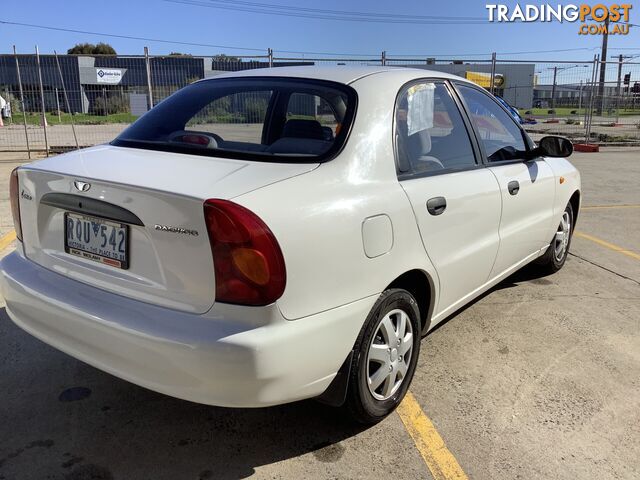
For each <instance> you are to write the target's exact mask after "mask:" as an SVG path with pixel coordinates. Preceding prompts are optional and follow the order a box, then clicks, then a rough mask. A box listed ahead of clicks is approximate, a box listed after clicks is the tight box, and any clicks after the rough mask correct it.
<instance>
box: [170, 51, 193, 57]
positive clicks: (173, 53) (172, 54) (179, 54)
mask: <svg viewBox="0 0 640 480" xmlns="http://www.w3.org/2000/svg"><path fill="white" fill-rule="evenodd" d="M169 56H170V57H192V56H193V55H191V54H190V53H180V52H171V53H170V54H169Z"/></svg>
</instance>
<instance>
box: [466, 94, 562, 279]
mask: <svg viewBox="0 0 640 480" xmlns="http://www.w3.org/2000/svg"><path fill="white" fill-rule="evenodd" d="M456 89H457V91H458V92H459V93H460V95H461V97H462V99H463V100H464V103H465V105H466V108H467V111H468V113H469V116H470V117H471V122H472V123H473V125H474V128H475V131H476V134H477V136H478V137H479V141H480V144H481V146H482V150H483V155H484V157H485V158H484V160H485V162H486V163H487V165H488V166H489V171H491V172H492V173H493V174H494V175H495V178H496V180H497V181H498V184H499V185H500V192H501V196H502V218H501V220H500V250H499V252H498V257H497V258H496V262H495V265H494V267H493V269H492V272H491V278H494V277H496V276H498V275H500V274H502V273H504V272H505V271H507V270H509V269H513V268H514V267H516V266H518V265H520V264H523V263H524V262H526V261H527V260H530V259H532V258H533V257H535V256H536V255H537V254H538V252H539V251H540V249H541V248H543V247H544V246H546V245H549V242H550V241H551V238H547V237H548V235H549V232H551V231H553V225H552V224H553V218H552V215H553V202H554V196H555V177H554V174H553V171H552V170H551V167H550V166H549V165H548V164H547V163H546V162H545V161H544V159H542V158H539V159H536V160H533V161H527V162H525V161H524V160H522V159H516V158H513V157H512V154H513V153H515V152H516V151H520V152H522V151H524V150H527V149H528V148H529V146H528V144H527V143H528V142H527V138H526V137H525V134H524V132H523V131H522V130H521V128H520V126H519V125H518V124H517V123H516V122H515V120H514V119H513V117H512V116H511V115H509V114H508V113H507V112H506V111H505V110H504V108H503V107H502V106H501V105H499V104H498V102H497V101H496V100H495V99H494V98H493V97H492V96H490V95H489V94H488V93H486V91H484V90H482V89H480V88H477V87H475V86H472V85H468V84H463V83H456ZM514 156H515V155H514Z"/></svg>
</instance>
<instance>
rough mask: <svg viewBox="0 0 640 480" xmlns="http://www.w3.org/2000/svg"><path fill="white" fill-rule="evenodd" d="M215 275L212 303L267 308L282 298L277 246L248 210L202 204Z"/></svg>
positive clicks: (221, 202)
mask: <svg viewBox="0 0 640 480" xmlns="http://www.w3.org/2000/svg"><path fill="white" fill-rule="evenodd" d="M204 216H205V221H206V224H207V231H208V233H209V241H210V243H211V253H212V254H213V266H214V271H215V275H216V301H217V302H224V303H235V304H239V305H255V306H257V305H268V304H270V303H273V302H275V301H276V300H277V299H278V298H280V297H281V296H282V293H283V292H284V287H285V285H286V281H287V275H286V270H285V265H284V258H283V256H282V251H281V250H280V245H278V241H277V240H276V238H275V236H274V235H273V233H272V232H271V230H270V229H269V227H267V225H266V224H265V223H264V222H263V221H262V220H261V219H260V218H259V217H258V216H257V215H256V214H254V213H253V212H251V211H250V210H248V209H246V208H244V207H242V206H240V205H238V204H236V203H233V202H230V201H228V200H219V199H211V200H207V201H206V202H205V203H204Z"/></svg>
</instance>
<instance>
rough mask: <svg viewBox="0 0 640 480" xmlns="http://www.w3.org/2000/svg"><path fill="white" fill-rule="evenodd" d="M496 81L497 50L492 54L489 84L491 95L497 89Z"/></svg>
mask: <svg viewBox="0 0 640 480" xmlns="http://www.w3.org/2000/svg"><path fill="white" fill-rule="evenodd" d="M495 82H496V52H493V53H492V54H491V84H490V86H489V91H490V92H491V95H493V92H494V90H495Z"/></svg>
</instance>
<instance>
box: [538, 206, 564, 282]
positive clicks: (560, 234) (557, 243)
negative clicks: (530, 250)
mask: <svg viewBox="0 0 640 480" xmlns="http://www.w3.org/2000/svg"><path fill="white" fill-rule="evenodd" d="M572 235H573V208H572V207H571V204H570V203H569V204H568V205H567V208H565V210H564V212H563V213H562V218H561V219H560V224H559V225H558V229H557V231H556V234H555V235H554V236H553V240H551V243H550V244H549V248H547V251H546V252H545V254H544V255H543V256H542V257H540V258H539V259H538V264H539V265H540V266H541V267H542V268H543V269H544V270H546V271H547V272H549V273H555V272H557V271H558V270H560V269H561V268H562V266H563V265H564V262H565V261H566V260H567V255H568V254H569V246H570V245H571V236H572Z"/></svg>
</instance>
